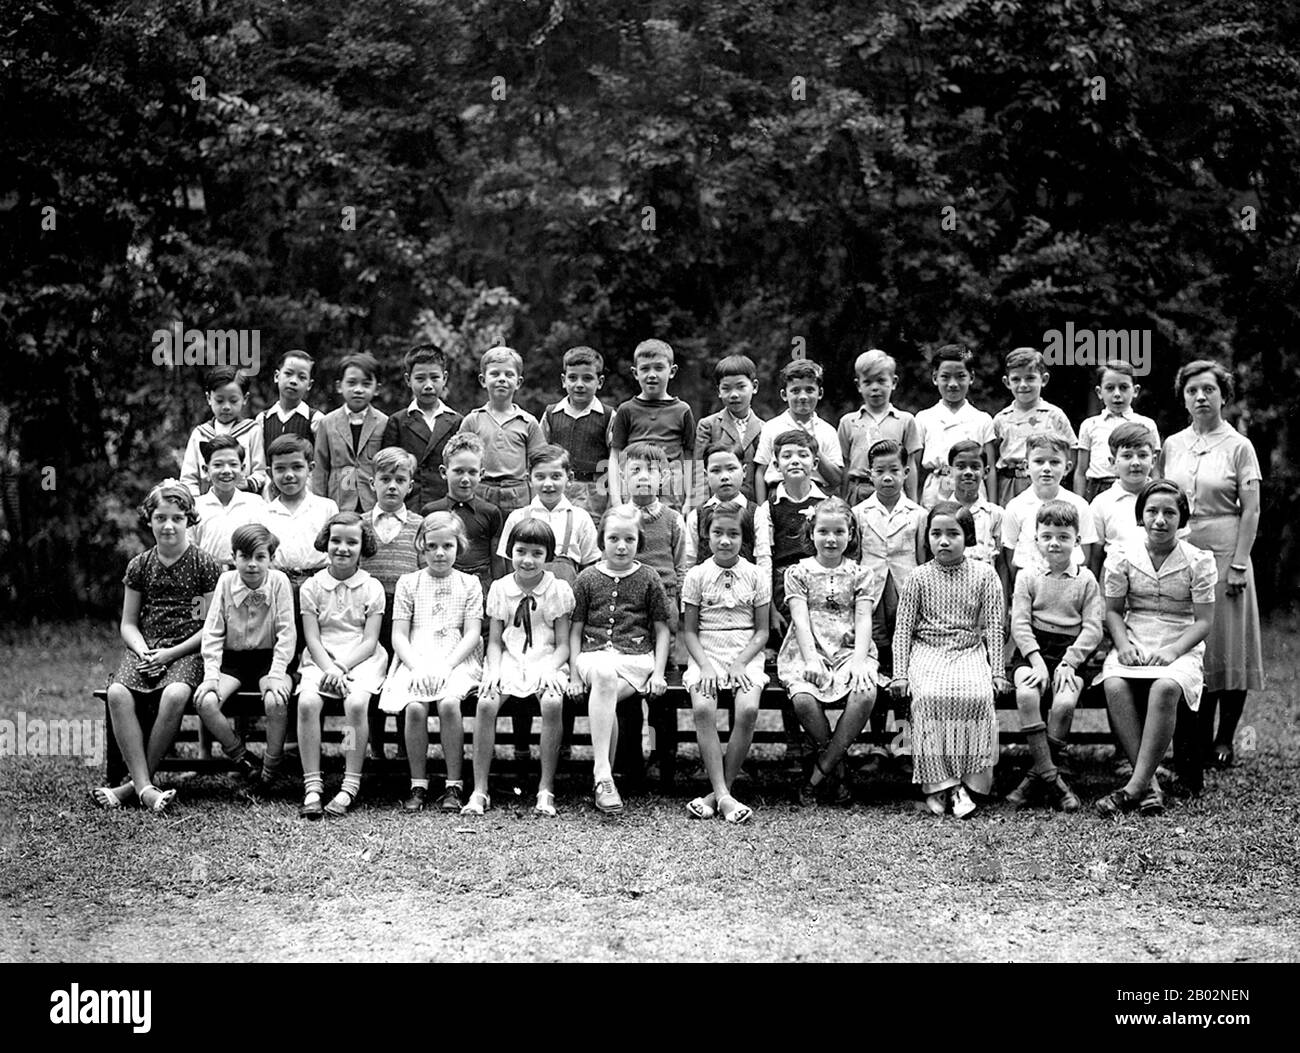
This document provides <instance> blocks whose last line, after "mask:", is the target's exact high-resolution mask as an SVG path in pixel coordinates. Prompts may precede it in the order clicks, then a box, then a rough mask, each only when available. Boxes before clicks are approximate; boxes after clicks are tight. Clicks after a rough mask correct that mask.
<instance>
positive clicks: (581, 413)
mask: <svg viewBox="0 0 1300 1053" xmlns="http://www.w3.org/2000/svg"><path fill="white" fill-rule="evenodd" d="M555 408H556V409H557V410H559V411H560V412H561V413H567V414H568V415H569V416H570V417H572V418H573V419H574V420H581V419H582V418H583V417H585V416H587V415H588V414H589V413H600V414H604V412H605V404H604V403H603V402H601V401H600V399H598V398H593V399H592V400H591V401H590V402H589V403H587V408H586V409H584V410H577V409H574V408H573V403H572V402H570V401H569V396H568V395H565V396H564V398H562V399H560V401H559V402H557V403H556V404H555Z"/></svg>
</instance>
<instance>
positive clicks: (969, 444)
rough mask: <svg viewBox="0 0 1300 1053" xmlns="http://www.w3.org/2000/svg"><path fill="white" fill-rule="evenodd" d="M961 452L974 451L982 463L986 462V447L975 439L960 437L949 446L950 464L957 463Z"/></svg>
mask: <svg viewBox="0 0 1300 1053" xmlns="http://www.w3.org/2000/svg"><path fill="white" fill-rule="evenodd" d="M959 453H973V454H975V455H976V456H977V457H979V459H980V463H981V464H982V463H983V462H984V447H983V446H981V445H980V444H979V443H977V442H976V441H975V440H974V439H958V440H957V441H956V442H954V443H953V444H952V445H951V446H949V447H948V464H949V465H952V464H956V463H957V455H958V454H959Z"/></svg>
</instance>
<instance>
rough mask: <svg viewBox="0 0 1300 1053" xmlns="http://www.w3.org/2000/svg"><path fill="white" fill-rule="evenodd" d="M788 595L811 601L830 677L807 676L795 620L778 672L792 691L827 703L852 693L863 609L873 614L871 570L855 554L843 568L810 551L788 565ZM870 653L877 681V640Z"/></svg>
mask: <svg viewBox="0 0 1300 1053" xmlns="http://www.w3.org/2000/svg"><path fill="white" fill-rule="evenodd" d="M785 595H786V599H787V600H793V599H802V600H804V601H806V602H807V604H808V622H809V625H810V627H811V628H812V637H813V643H815V644H816V646H817V653H818V655H820V656H821V659H822V661H823V662H825V663H826V669H827V671H828V672H829V673H830V679H829V680H828V681H827V682H826V683H825V684H823V685H821V686H818V685H816V684H813V683H810V682H809V681H808V680H807V667H806V664H805V663H804V660H803V652H802V650H800V647H799V638H798V633H796V632H795V630H794V625H793V624H791V626H790V630H789V631H788V632H787V633H786V634H785V642H784V643H783V644H782V645H781V652H780V654H778V655H777V657H776V674H777V677H778V678H779V679H780V681H781V683H782V684H784V685H785V689H786V691H788V692H789V693H790V695H791V696H794V695H798V694H808V695H812V696H813V697H814V698H816V699H817V700H818V701H819V702H822V703H830V702H838V701H840V700H841V699H843V698H844V696H845V695H847V694H848V693H849V671H850V666H851V665H852V663H853V648H854V646H855V640H856V636H855V629H856V625H857V617H858V615H859V613H861V612H863V611H865V612H866V613H867V614H868V615H869V614H870V613H871V607H872V600H873V596H872V591H871V573H870V571H868V570H867V569H866V568H865V567H863V566H861V565H860V564H858V563H855V562H853V560H851V559H845V560H841V561H840V565H839V566H838V567H823V566H822V565H821V564H820V563H818V562H817V557H816V556H809V557H808V558H807V559H803V560H800V561H799V562H798V563H796V564H795V565H794V566H793V567H788V568H786V572H785ZM867 654H868V666H869V668H868V670H867V672H868V675H869V676H870V678H871V682H872V683H875V679H876V645H875V644H874V643H872V644H871V645H870V649H869V651H868V652H867Z"/></svg>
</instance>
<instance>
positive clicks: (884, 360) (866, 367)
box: [853, 347, 898, 377]
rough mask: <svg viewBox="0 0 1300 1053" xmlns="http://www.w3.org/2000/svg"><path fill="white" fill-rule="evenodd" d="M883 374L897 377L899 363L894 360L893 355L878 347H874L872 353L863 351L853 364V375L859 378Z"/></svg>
mask: <svg viewBox="0 0 1300 1053" xmlns="http://www.w3.org/2000/svg"><path fill="white" fill-rule="evenodd" d="M882 372H883V373H891V374H893V375H894V376H897V375H898V363H897V362H896V361H895V360H894V356H893V355H890V354H887V353H886V352H884V351H882V350H880V348H878V347H873V348H872V349H871V350H870V351H863V352H862V354H860V355H858V357H857V360H856V361H854V363H853V373H854V375H855V376H858V377H864V376H867V377H870V376H875V374H877V373H882Z"/></svg>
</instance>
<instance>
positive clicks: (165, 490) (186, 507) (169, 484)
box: [139, 479, 200, 526]
mask: <svg viewBox="0 0 1300 1053" xmlns="http://www.w3.org/2000/svg"><path fill="white" fill-rule="evenodd" d="M164 501H170V502H171V503H172V504H174V505H176V506H177V507H178V508H179V509H180V510H181V511H182V512H184V513H185V525H186V526H197V525H198V522H199V519H200V516H199V510H198V509H197V508H195V507H194V495H193V494H192V493H190V488H189V487H188V486H186V485H185V484H184V483H182V482H181V481H180V480H178V479H164V480H163V481H162V482H161V483H159V484H158V485H157V486H155V487H154V488H153V489H152V490H150V491H149V493H148V494H146V495H145V499H144V501H143V502H142V503H141V505H140V508H139V512H140V518H141V519H143V520H144V525H145V526H148V525H149V523H150V520H152V519H153V514H154V512H155V511H156V510H157V508H158V506H159V505H160V504H162V503H163V502H164Z"/></svg>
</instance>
